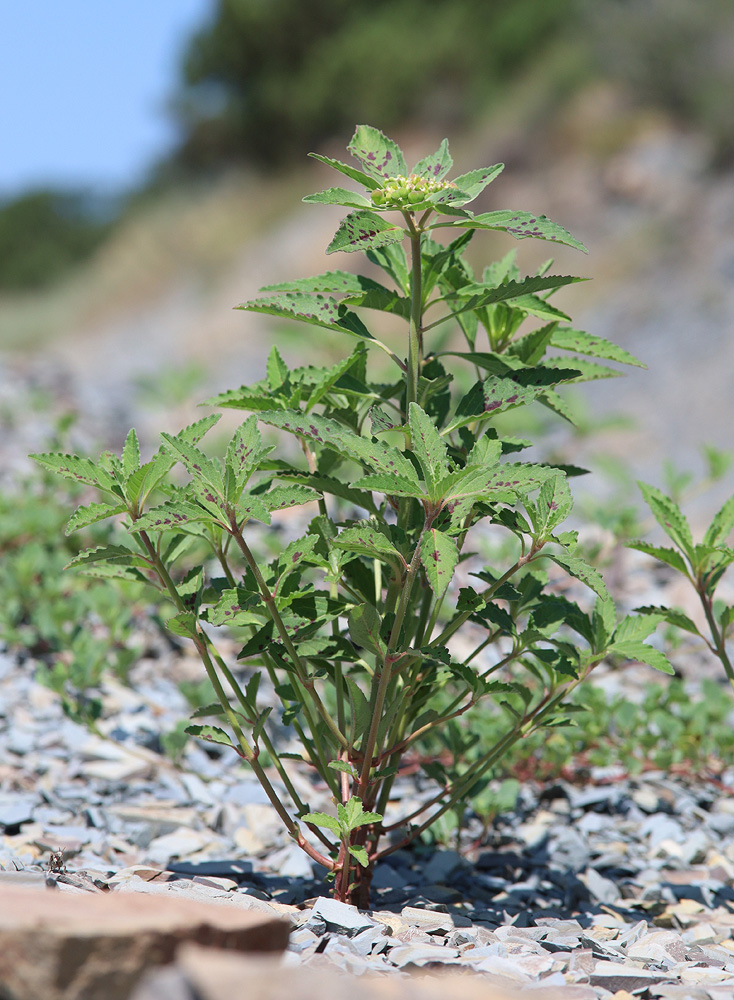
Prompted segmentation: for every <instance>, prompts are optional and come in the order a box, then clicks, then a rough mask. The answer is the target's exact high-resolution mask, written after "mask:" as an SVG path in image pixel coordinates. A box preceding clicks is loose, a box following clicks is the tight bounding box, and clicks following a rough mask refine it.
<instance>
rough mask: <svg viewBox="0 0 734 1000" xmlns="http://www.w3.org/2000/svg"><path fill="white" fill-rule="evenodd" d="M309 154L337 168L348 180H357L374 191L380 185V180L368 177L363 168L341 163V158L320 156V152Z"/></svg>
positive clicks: (328, 165)
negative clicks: (359, 168)
mask: <svg viewBox="0 0 734 1000" xmlns="http://www.w3.org/2000/svg"><path fill="white" fill-rule="evenodd" d="M308 155H309V156H313V158H314V160H319V161H320V162H321V163H325V164H326V165H327V167H333V168H334V170H338V171H339V173H340V174H344V176H345V177H349V179H350V180H353V181H357V182H358V183H359V184H364V186H365V187H366V188H369V189H370V190H371V191H374V190H375V188H378V187H380V183H381V182H380V181H378V180H375V178H374V177H370V175H369V174H366V173H365V172H364V171H363V170H358V169H357V167H352V166H350V164H348V163H342V162H341V160H335V159H334V158H333V157H331V156H322V154H321V153H309V154H308Z"/></svg>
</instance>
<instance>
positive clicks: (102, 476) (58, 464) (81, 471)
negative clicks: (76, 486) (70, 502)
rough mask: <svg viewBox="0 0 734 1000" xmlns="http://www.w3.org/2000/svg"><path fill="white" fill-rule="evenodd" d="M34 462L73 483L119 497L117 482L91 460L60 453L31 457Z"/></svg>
mask: <svg viewBox="0 0 734 1000" xmlns="http://www.w3.org/2000/svg"><path fill="white" fill-rule="evenodd" d="M29 457H30V458H32V459H33V460H34V461H36V462H38V464H39V465H42V466H43V467H44V469H48V470H49V472H56V473H58V474H59V475H60V476H63V477H64V479H70V480H71V481H72V482H73V483H83V484H84V485H85V486H96V487H97V489H99V490H102V491H103V492H105V493H112V494H113V495H114V496H115V497H117V491H116V490H115V480H114V479H113V477H112V476H111V475H110V474H109V472H106V471H105V470H104V469H101V468H99V467H98V466H97V465H95V463H94V462H93V461H92V460H91V459H90V458H79V456H78V455H64V454H61V453H60V452H56V453H47V454H44V455H38V454H34V455H30V456H29Z"/></svg>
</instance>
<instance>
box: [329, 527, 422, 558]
mask: <svg viewBox="0 0 734 1000" xmlns="http://www.w3.org/2000/svg"><path fill="white" fill-rule="evenodd" d="M331 544H332V545H334V546H335V547H336V548H338V549H345V550H346V551H347V552H354V553H356V554H357V555H362V556H367V557H368V558H369V559H381V560H382V561H383V562H388V563H392V564H393V565H395V566H398V567H400V568H405V560H404V559H403V557H402V556H401V555H400V553H399V552H398V550H397V549H396V548H395V546H394V545H393V544H392V543H391V542H390V541H389V539H387V538H386V537H385V536H384V535H383V534H382V532H380V531H378V530H377V529H376V528H373V527H372V526H371V525H369V524H363V525H358V526H356V527H354V528H346V529H345V530H344V531H342V532H341V533H340V535H339V536H338V537H337V538H335V539H334V540H333V541H332V543H331Z"/></svg>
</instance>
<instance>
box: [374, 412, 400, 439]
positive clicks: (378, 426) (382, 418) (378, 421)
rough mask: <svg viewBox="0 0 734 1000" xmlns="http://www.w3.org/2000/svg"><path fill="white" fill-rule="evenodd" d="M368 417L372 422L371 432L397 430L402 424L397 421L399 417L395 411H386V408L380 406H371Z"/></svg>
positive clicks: (379, 432) (378, 432)
mask: <svg viewBox="0 0 734 1000" xmlns="http://www.w3.org/2000/svg"><path fill="white" fill-rule="evenodd" d="M369 417H370V421H371V423H372V433H373V434H381V433H383V432H384V431H394V430H399V429H400V428H401V427H402V424H400V423H399V421H400V417H399V416H398V415H397V413H395V414H392V413H388V412H387V411H386V410H383V409H382V407H381V406H371V407H370V412H369Z"/></svg>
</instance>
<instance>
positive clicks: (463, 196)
mask: <svg viewBox="0 0 734 1000" xmlns="http://www.w3.org/2000/svg"><path fill="white" fill-rule="evenodd" d="M504 169H505V165H504V163H496V164H495V165H494V166H493V167H481V168H480V169H479V170H471V171H469V173H468V174H462V175H461V176H460V177H455V178H454V180H453V181H452V183H453V184H454V187H453V188H446V190H445V191H440V192H439V193H438V194H434V195H431V197H430V199H429V200H430V201H432V202H434V203H436V204H442V205H456V206H457V207H460V206H461V205H466V204H468V202H470V201H474V199H475V198H476V197H477V196H478V195H480V194H481V193H482V191H483V190H484V189H485V188H486V187H487V185H488V184H491V183H492V181H493V180H494V179H495V177H499V175H500V174H501V173H502V171H503V170H504Z"/></svg>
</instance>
